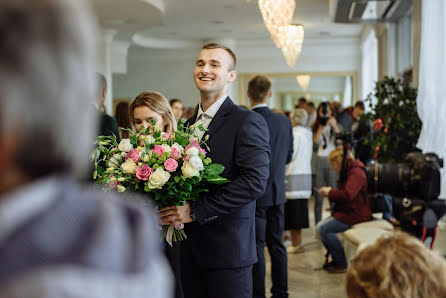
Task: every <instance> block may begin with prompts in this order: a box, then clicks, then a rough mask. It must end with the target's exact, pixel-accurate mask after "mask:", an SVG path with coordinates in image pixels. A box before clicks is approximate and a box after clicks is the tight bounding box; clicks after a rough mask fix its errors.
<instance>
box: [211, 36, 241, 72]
mask: <svg viewBox="0 0 446 298" xmlns="http://www.w3.org/2000/svg"><path fill="white" fill-rule="evenodd" d="M212 49H223V50H225V51H226V52H228V54H229V55H230V56H231V58H232V64H231V65H230V66H229V70H230V71H231V70H234V69H235V65H236V64H237V57H236V56H235V54H234V52H233V51H232V50H231V49H230V48H228V47H227V46H224V45H222V44H219V43H215V42H211V43H208V44H205V45H204V46H203V50H212Z"/></svg>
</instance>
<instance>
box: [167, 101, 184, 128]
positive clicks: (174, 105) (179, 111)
mask: <svg viewBox="0 0 446 298" xmlns="http://www.w3.org/2000/svg"><path fill="white" fill-rule="evenodd" d="M169 104H170V108H171V109H172V112H173V114H174V115H175V119H176V121H177V122H178V121H179V120H180V119H181V117H182V116H183V103H182V102H181V100H179V99H177V98H172V99H171V100H169Z"/></svg>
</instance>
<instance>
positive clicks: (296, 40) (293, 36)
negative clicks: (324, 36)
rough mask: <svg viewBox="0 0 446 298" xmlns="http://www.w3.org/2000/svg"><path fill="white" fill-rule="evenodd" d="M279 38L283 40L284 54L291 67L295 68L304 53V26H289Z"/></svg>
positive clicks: (281, 42)
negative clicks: (302, 52)
mask: <svg viewBox="0 0 446 298" xmlns="http://www.w3.org/2000/svg"><path fill="white" fill-rule="evenodd" d="M280 32H282V33H281V34H280V35H278V36H277V37H278V38H279V39H280V40H281V41H280V45H281V48H282V53H283V55H284V56H285V60H286V63H287V64H288V66H289V67H291V68H292V67H294V65H295V64H296V61H297V58H299V55H300V52H301V51H302V43H303V42H304V27H303V26H302V25H289V26H286V27H285V28H284V30H283V31H280Z"/></svg>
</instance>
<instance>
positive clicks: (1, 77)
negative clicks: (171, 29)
mask: <svg viewBox="0 0 446 298" xmlns="http://www.w3.org/2000/svg"><path fill="white" fill-rule="evenodd" d="M81 3H83V1H80V0H72V1H70V0H63V1H62V0H39V1H29V0H26V1H25V0H2V1H1V2H0V23H1V26H0V44H1V46H0V264H1V266H0V297H8V298H11V297H20V298H26V297H33V298H36V297H89V298H95V297H98V298H99V297H108V298H110V297H126V298H128V297H147V296H148V295H151V296H153V297H171V293H172V292H171V290H170V289H169V286H170V285H171V283H170V275H169V272H168V269H167V265H166V263H165V260H164V259H163V257H162V254H161V251H160V247H159V246H160V241H159V233H158V232H157V230H156V228H155V227H156V222H155V220H154V217H153V215H151V214H150V213H148V212H147V211H146V210H147V209H148V208H147V206H142V205H140V204H139V203H137V202H136V200H132V199H129V200H127V201H126V202H124V201H122V200H120V199H119V198H117V197H116V196H115V195H114V194H111V193H109V194H105V193H103V192H100V191H98V190H95V189H90V188H89V187H87V186H83V185H81V184H80V183H79V182H78V180H77V179H76V178H81V177H83V175H84V174H85V171H88V169H89V168H88V155H89V151H90V150H91V149H92V147H91V141H92V139H93V138H94V135H95V133H96V129H95V128H96V125H95V124H96V121H95V120H96V119H95V118H94V116H95V113H94V110H93V109H91V108H90V103H91V102H92V101H93V100H94V98H95V91H96V77H95V71H94V68H95V65H96V63H95V55H94V54H95V40H96V35H95V33H96V31H95V30H94V29H95V27H94V24H93V22H92V17H91V15H90V14H89V12H88V11H87V10H86V9H85V7H84V6H83V5H82V4H81Z"/></svg>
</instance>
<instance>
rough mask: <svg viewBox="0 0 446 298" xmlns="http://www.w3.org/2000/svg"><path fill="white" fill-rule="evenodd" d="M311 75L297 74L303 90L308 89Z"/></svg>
mask: <svg viewBox="0 0 446 298" xmlns="http://www.w3.org/2000/svg"><path fill="white" fill-rule="evenodd" d="M310 79H311V76H310V75H298V76H296V80H297V83H298V84H299V86H300V88H301V89H302V91H303V92H305V91H307V89H308V86H309V85H310Z"/></svg>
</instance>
